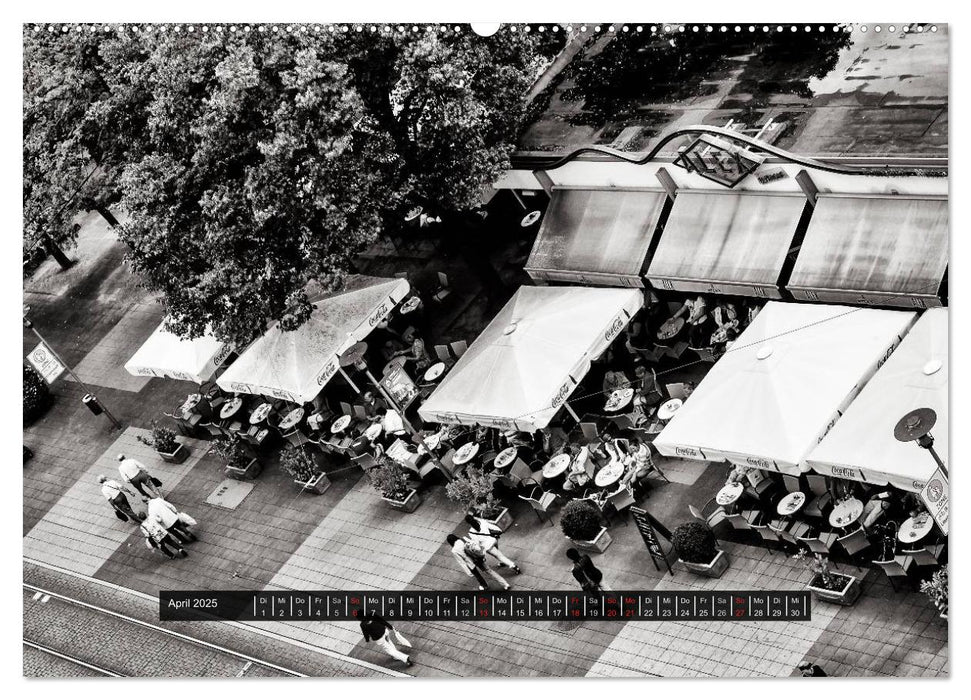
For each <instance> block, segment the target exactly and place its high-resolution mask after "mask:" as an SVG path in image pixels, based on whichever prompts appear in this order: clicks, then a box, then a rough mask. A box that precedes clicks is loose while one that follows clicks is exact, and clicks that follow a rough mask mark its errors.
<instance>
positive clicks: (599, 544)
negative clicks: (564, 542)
mask: <svg viewBox="0 0 971 700" xmlns="http://www.w3.org/2000/svg"><path fill="white" fill-rule="evenodd" d="M567 539H569V540H570V542H572V543H573V544H574V545H575V546H576V548H577V549H580V550H584V551H586V552H598V553H603V552H604V551H605V550H606V549H607V547H609V546H610V543H611V542H613V541H614V538H613V537H611V536H610V533H609V532H607V528H605V527H602V528H600V532H598V533H597V536H596V537H594V538H593V539H592V540H575V539H573V538H572V537H568V538H567Z"/></svg>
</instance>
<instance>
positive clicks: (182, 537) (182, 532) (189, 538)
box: [148, 498, 198, 544]
mask: <svg viewBox="0 0 971 700" xmlns="http://www.w3.org/2000/svg"><path fill="white" fill-rule="evenodd" d="M148 517H149V518H154V519H155V520H156V521H157V522H158V523H159V524H161V526H162V527H164V528H165V531H166V532H168V533H169V534H170V535H172V537H174V538H175V539H176V540H178V541H179V542H180V543H182V544H186V543H187V542H195V541H196V540H197V539H198V538H197V537H196V536H195V535H194V534H193V533H192V531H191V530H189V525H190V524H191V525H195V524H196V521H195V519H194V518H190V517H189V515H187V514H186V513H180V512H179V509H178V508H176V507H175V506H173V505H172V504H171V503H169V502H168V501H166V500H165V499H164V498H152V499H149V501H148Z"/></svg>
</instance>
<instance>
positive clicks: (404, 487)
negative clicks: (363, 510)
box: [367, 455, 421, 513]
mask: <svg viewBox="0 0 971 700" xmlns="http://www.w3.org/2000/svg"><path fill="white" fill-rule="evenodd" d="M377 461H378V464H377V466H376V467H372V468H371V469H370V470H368V473H367V477H368V480H369V481H370V482H371V486H373V487H374V489H375V491H377V492H378V493H380V494H381V498H383V499H384V500H385V501H387V503H388V504H389V505H390V506H391V507H392V508H395V509H396V510H403V511H404V512H406V513H413V512H414V511H415V509H416V508H418V505H419V504H420V503H421V496H420V495H419V493H418V491H417V490H415V489H413V488H412V487H411V484H410V483H409V482H408V475H407V474H405V470H404V469H403V468H402V466H401V465H400V464H398V463H397V462H395V461H394V460H393V459H391V458H389V457H387V456H385V455H382V456H381V457H379V458H378V460H377Z"/></svg>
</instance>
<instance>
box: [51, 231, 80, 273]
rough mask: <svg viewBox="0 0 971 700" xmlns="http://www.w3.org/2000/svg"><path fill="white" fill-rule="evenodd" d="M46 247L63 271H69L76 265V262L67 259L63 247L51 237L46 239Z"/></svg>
mask: <svg viewBox="0 0 971 700" xmlns="http://www.w3.org/2000/svg"><path fill="white" fill-rule="evenodd" d="M44 247H45V248H47V252H48V253H49V254H50V256H51V257H52V258H54V259H55V260H56V261H57V264H58V265H60V266H61V269H62V270H67V269H69V268H70V267H71V266H72V265H73V264H74V261H73V260H71V259H70V258H69V257H67V255H65V254H64V251H63V250H61V247H60V246H59V245H57V243H55V242H54V241H53V239H51V238H50V237H47V238H45V239H44Z"/></svg>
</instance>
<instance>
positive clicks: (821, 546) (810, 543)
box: [796, 537, 839, 568]
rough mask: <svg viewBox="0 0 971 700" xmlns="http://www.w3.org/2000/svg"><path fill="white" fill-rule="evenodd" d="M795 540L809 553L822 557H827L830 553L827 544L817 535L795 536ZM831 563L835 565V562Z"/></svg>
mask: <svg viewBox="0 0 971 700" xmlns="http://www.w3.org/2000/svg"><path fill="white" fill-rule="evenodd" d="M796 540H797V541H798V543H799V544H800V545H802V546H803V547H805V548H806V549H807V550H808V551H809V553H810V554H820V555H822V556H824V557H829V556H830V555H831V554H832V552H831V551H830V548H829V545H828V544H827V543H826V542H823V541H822V540H821V539H819V538H818V537H797V538H796ZM833 565H834V566H836V564H835V563H834V564H833ZM836 568H839V567H836Z"/></svg>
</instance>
